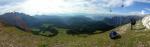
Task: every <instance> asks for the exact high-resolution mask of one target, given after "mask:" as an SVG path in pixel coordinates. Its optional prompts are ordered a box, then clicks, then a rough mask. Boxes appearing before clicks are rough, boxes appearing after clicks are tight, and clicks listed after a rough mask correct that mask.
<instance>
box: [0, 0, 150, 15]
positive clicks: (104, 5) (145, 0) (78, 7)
mask: <svg viewBox="0 0 150 47" xmlns="http://www.w3.org/2000/svg"><path fill="white" fill-rule="evenodd" d="M121 5H124V7H121ZM110 8H111V9H112V12H111V13H113V14H133V15H134V14H150V0H142V1H141V0H0V14H4V13H7V12H21V13H26V14H29V15H49V14H74V13H75V14H76V13H85V14H86V13H87V14H101V13H102V14H103V13H105V14H107V13H110V11H109V10H110Z"/></svg>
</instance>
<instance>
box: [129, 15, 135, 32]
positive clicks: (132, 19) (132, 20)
mask: <svg viewBox="0 0 150 47" xmlns="http://www.w3.org/2000/svg"><path fill="white" fill-rule="evenodd" d="M130 22H131V30H133V26H134V25H135V24H136V20H135V18H131V19H130Z"/></svg>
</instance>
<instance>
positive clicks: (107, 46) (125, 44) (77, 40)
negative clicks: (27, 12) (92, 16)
mask: <svg viewBox="0 0 150 47" xmlns="http://www.w3.org/2000/svg"><path fill="white" fill-rule="evenodd" d="M138 24H139V25H137V27H135V28H137V29H140V28H142V27H143V26H142V25H141V23H140V22H139V23H138ZM138 26H139V27H138ZM114 30H118V32H119V33H120V34H121V38H120V39H117V40H111V39H110V38H109V32H110V31H107V32H104V33H101V34H94V35H86V34H81V35H74V36H72V35H68V34H66V29H58V31H59V34H58V35H57V36H54V37H44V36H38V35H33V34H32V33H28V32H24V31H21V30H19V29H17V28H15V27H3V30H2V31H0V46H3V47H12V46H14V47H150V30H147V29H141V30H130V25H129V24H127V25H124V26H120V27H118V28H116V29H114ZM122 31H123V32H122Z"/></svg>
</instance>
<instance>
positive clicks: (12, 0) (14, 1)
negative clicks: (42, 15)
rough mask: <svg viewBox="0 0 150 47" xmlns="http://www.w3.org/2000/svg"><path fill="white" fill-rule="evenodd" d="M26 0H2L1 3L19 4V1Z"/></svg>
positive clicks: (2, 4) (3, 4)
mask: <svg viewBox="0 0 150 47" xmlns="http://www.w3.org/2000/svg"><path fill="white" fill-rule="evenodd" d="M23 1H25V0H0V5H1V6H5V5H14V4H17V3H18V2H23Z"/></svg>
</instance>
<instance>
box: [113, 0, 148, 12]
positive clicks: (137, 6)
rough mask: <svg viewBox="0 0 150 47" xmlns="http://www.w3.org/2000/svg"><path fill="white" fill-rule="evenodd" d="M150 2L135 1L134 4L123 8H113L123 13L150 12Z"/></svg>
mask: <svg viewBox="0 0 150 47" xmlns="http://www.w3.org/2000/svg"><path fill="white" fill-rule="evenodd" d="M149 9H150V3H145V2H134V4H133V5H131V6H128V7H125V8H122V7H117V8H113V10H114V11H115V12H121V13H130V12H131V13H134V12H135V13H141V12H142V11H144V13H145V14H150V10H149Z"/></svg>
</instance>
